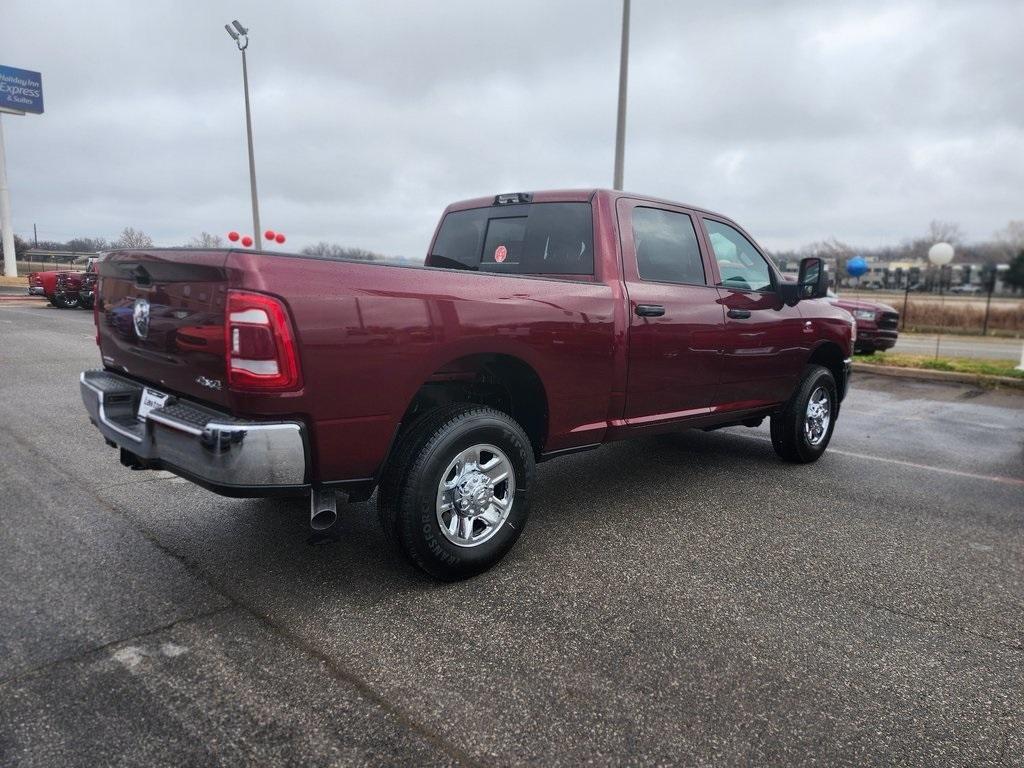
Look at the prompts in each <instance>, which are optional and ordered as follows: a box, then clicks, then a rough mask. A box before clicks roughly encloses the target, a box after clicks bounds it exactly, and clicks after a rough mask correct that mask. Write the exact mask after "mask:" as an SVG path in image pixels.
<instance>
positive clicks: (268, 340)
mask: <svg viewBox="0 0 1024 768" xmlns="http://www.w3.org/2000/svg"><path fill="white" fill-rule="evenodd" d="M224 327H225V332H226V334H227V338H226V344H225V347H226V349H227V371H228V386H229V387H231V389H236V390H250V391H257V392H284V391H290V390H295V389H299V388H300V387H301V386H302V375H301V373H300V371H299V350H298V347H297V346H296V344H295V336H294V334H292V328H291V322H290V321H289V320H288V313H287V312H286V311H285V308H284V304H282V303H281V302H280V301H279V300H277V299H275V298H273V297H272V296H267V295H266V294H263V293H250V292H248V291H228V305H227V317H226V318H225V323H224Z"/></svg>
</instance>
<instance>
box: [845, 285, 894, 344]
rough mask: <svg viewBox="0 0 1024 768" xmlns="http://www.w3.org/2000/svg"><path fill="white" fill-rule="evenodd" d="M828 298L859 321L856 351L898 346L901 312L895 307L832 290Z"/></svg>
mask: <svg viewBox="0 0 1024 768" xmlns="http://www.w3.org/2000/svg"><path fill="white" fill-rule="evenodd" d="M828 300H829V301H830V302H832V304H833V305H834V306H837V307H839V308H840V309H845V310H846V311H847V312H849V313H850V314H851V315H853V319H854V321H855V322H856V323H857V340H856V344H855V345H854V347H855V349H854V351H855V352H856V353H858V354H865V355H870V354H872V353H873V352H880V351H883V350H886V349H892V348H893V347H895V346H896V339H897V338H899V335H900V332H899V327H900V313H899V312H898V311H897V310H896V309H895V308H893V307H890V306H889V305H888V304H882V303H880V302H877V301H865V300H864V299H851V298H846V297H840V296H838V295H836V294H835V293H833V292H832V291H829V292H828Z"/></svg>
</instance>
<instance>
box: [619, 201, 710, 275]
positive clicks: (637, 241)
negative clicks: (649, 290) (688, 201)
mask: <svg viewBox="0 0 1024 768" xmlns="http://www.w3.org/2000/svg"><path fill="white" fill-rule="evenodd" d="M633 244H634V247H635V248H636V268H637V272H638V273H639V275H640V279H641V280H650V281H653V282H657V283H686V284H688V285H704V284H705V278H704V262H703V261H702V260H701V257H700V246H699V245H698V244H697V231H696V230H695V229H694V228H693V219H691V218H690V217H689V216H688V215H686V214H685V213H676V212H674V211H665V210H661V209H659V208H641V207H637V208H634V209H633Z"/></svg>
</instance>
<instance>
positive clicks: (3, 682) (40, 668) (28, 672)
mask: <svg viewBox="0 0 1024 768" xmlns="http://www.w3.org/2000/svg"><path fill="white" fill-rule="evenodd" d="M235 610H237V608H236V607H235V606H234V605H224V606H221V607H220V608H214V609H212V610H209V611H202V612H200V613H193V614H189V615H188V616H181V617H179V618H177V619H175V620H174V621H169V622H167V623H166V624H161V625H160V626H158V627H152V628H151V629H147V630H146V631H145V632H139V633H137V634H134V635H128V636H127V637H119V638H117V639H115V640H111V641H109V642H106V643H103V644H101V645H96V646H93V647H92V648H85V649H83V650H81V651H79V652H77V653H72V654H69V655H67V656H61V657H60V658H59V659H54V660H53V661H48V662H46V663H45V664H39V665H37V666H35V667H31V668H29V669H25V670H22V671H21V672H18V673H17V674H15V675H11V676H10V677H3V678H0V688H3V687H5V686H8V685H11V684H13V683H20V682H21V681H23V680H27V679H29V678H31V677H35V676H36V675H39V674H41V673H43V672H48V671H49V670H51V669H54V668H56V667H60V666H64V665H65V664H72V663H74V662H76V661H82V660H83V659H87V658H88V657H90V656H95V655H96V654H99V653H102V652H103V651H107V650H110V649H111V648H113V647H114V646H116V645H121V644H122V643H130V642H133V641H136V640H144V639H145V638H147V637H151V636H153V635H157V634H160V633H161V632H166V631H167V630H169V629H174V628H175V627H179V626H181V625H182V624H188V623H189V622H193V621H201V620H202V619H208V618H210V617H212V616H218V615H220V614H222V613H228V612H230V611H235Z"/></svg>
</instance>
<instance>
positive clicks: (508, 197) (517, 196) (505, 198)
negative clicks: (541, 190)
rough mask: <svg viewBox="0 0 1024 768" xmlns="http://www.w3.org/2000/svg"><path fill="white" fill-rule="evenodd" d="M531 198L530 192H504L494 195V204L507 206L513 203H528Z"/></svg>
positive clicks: (532, 197)
mask: <svg viewBox="0 0 1024 768" xmlns="http://www.w3.org/2000/svg"><path fill="white" fill-rule="evenodd" d="M531 200H534V195H532V194H531V193H506V194H504V195H498V196H496V197H495V205H496V206H507V205H513V204H515V203H529V202H530V201H531Z"/></svg>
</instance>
